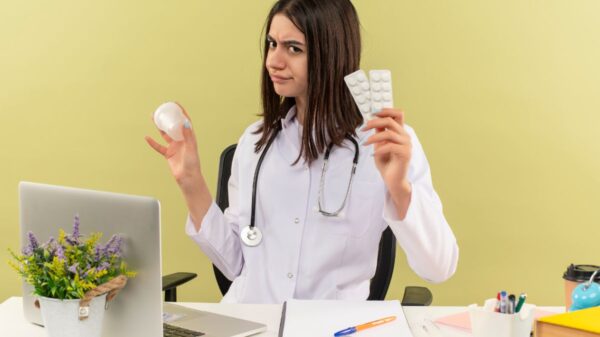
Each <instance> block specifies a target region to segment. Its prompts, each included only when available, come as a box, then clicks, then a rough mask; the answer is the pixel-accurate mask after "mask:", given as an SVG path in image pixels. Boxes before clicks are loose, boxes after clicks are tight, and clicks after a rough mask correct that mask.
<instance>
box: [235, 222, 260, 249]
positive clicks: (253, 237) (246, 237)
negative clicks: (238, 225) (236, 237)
mask: <svg viewBox="0 0 600 337" xmlns="http://www.w3.org/2000/svg"><path fill="white" fill-rule="evenodd" d="M240 237H241V238H242V242H243V243H244V244H245V245H246V246H249V247H256V246H258V245H259V244H260V242H261V241H262V232H261V231H260V229H258V228H257V227H253V228H250V226H246V227H244V229H242V233H241V234H240Z"/></svg>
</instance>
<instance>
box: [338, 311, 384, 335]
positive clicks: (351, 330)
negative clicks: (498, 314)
mask: <svg viewBox="0 0 600 337" xmlns="http://www.w3.org/2000/svg"><path fill="white" fill-rule="evenodd" d="M395 319H396V316H389V317H385V318H381V319H378V320H376V321H372V322H368V323H364V324H360V325H357V326H351V327H349V328H346V329H344V330H340V331H338V332H336V333H334V334H333V336H335V337H340V336H346V335H351V334H353V333H355V332H358V331H360V330H364V329H368V328H372V327H375V326H378V325H381V324H384V323H388V322H391V321H393V320H395Z"/></svg>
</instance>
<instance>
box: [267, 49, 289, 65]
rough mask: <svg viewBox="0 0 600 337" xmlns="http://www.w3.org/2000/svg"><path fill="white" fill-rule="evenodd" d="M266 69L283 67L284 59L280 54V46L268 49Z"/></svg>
mask: <svg viewBox="0 0 600 337" xmlns="http://www.w3.org/2000/svg"><path fill="white" fill-rule="evenodd" d="M266 66H267V69H270V70H283V69H285V59H284V56H283V55H282V52H281V48H279V46H277V47H276V48H275V49H269V51H268V53H267V64H266Z"/></svg>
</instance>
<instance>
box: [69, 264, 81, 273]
mask: <svg viewBox="0 0 600 337" xmlns="http://www.w3.org/2000/svg"><path fill="white" fill-rule="evenodd" d="M78 266H79V263H75V264H74V265H72V266H70V267H69V268H68V270H69V271H70V272H71V273H73V274H77V267H78Z"/></svg>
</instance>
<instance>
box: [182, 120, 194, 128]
mask: <svg viewBox="0 0 600 337" xmlns="http://www.w3.org/2000/svg"><path fill="white" fill-rule="evenodd" d="M183 127H184V128H186V129H191V128H192V124H191V123H190V121H189V120H188V119H186V120H185V122H184V123H183Z"/></svg>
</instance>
